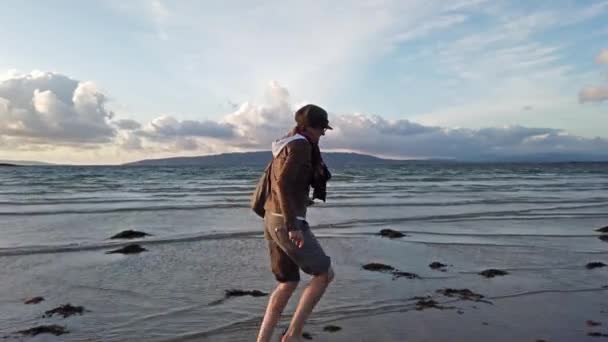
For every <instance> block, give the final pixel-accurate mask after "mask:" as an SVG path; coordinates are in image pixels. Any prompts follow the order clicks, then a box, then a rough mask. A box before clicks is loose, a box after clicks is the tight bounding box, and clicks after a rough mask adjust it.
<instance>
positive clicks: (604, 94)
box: [578, 85, 608, 103]
mask: <svg viewBox="0 0 608 342" xmlns="http://www.w3.org/2000/svg"><path fill="white" fill-rule="evenodd" d="M578 100H579V102H580V103H585V102H602V101H606V100H608V86H605V85H604V86H589V87H585V88H583V89H582V90H581V91H580V92H579V94H578Z"/></svg>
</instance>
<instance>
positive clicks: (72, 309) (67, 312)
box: [43, 303, 86, 318]
mask: <svg viewBox="0 0 608 342" xmlns="http://www.w3.org/2000/svg"><path fill="white" fill-rule="evenodd" d="M85 311H86V310H85V309H84V308H83V307H82V306H73V305H71V304H69V303H68V304H64V305H62V306H59V307H56V308H54V309H52V310H49V311H45V312H44V316H43V317H45V318H46V317H51V316H53V315H55V314H57V315H60V316H63V318H67V317H69V316H72V315H76V314H79V315H82V314H83V313H84V312H85Z"/></svg>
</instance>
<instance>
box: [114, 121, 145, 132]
mask: <svg viewBox="0 0 608 342" xmlns="http://www.w3.org/2000/svg"><path fill="white" fill-rule="evenodd" d="M112 123H113V124H114V125H116V127H118V128H120V129H123V130H130V131H132V130H135V129H138V128H140V127H141V124H140V123H139V122H137V121H135V120H130V119H122V120H117V121H114V122H112Z"/></svg>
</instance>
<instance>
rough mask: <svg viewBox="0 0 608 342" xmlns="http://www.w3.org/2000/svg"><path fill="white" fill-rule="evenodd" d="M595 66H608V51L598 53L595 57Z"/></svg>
mask: <svg viewBox="0 0 608 342" xmlns="http://www.w3.org/2000/svg"><path fill="white" fill-rule="evenodd" d="M595 62H596V63H597V64H608V49H602V51H600V53H599V54H598V55H597V57H595Z"/></svg>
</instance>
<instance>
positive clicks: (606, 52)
mask: <svg viewBox="0 0 608 342" xmlns="http://www.w3.org/2000/svg"><path fill="white" fill-rule="evenodd" d="M595 62H596V63H598V64H604V63H608V49H603V50H602V51H601V52H600V53H599V55H597V57H596V58H595ZM606 100H608V85H606V84H604V85H598V86H587V87H584V88H583V89H581V90H580V91H579V93H578V101H579V103H585V102H603V101H606Z"/></svg>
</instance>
